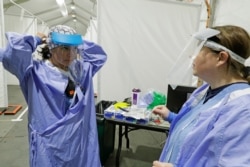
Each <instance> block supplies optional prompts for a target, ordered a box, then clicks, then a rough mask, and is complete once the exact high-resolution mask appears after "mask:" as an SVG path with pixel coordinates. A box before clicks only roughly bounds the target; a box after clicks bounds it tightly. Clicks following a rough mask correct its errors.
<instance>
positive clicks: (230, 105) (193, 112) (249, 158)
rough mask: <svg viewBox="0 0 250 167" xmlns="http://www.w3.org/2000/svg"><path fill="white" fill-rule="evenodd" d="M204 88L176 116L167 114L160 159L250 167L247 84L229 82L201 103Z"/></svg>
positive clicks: (184, 166) (191, 165) (185, 165)
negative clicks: (168, 120)
mask: <svg viewBox="0 0 250 167" xmlns="http://www.w3.org/2000/svg"><path fill="white" fill-rule="evenodd" d="M207 89H208V85H207V84H205V85H203V86H201V87H200V88H198V89H197V90H196V91H195V92H194V93H193V94H192V95H191V96H190V98H189V100H188V101H187V102H186V103H185V104H184V105H183V107H182V109H181V110H180V112H179V114H178V115H173V114H171V115H170V117H171V119H172V121H171V128H170V134H169V137H168V140H167V142H166V144H165V146H164V149H163V151H162V153H161V156H160V161H161V162H171V163H173V164H174V167H249V166H250V147H249V141H250V86H249V85H248V84H242V83H239V84H232V85H230V86H228V87H226V88H224V89H223V90H222V91H221V92H219V93H218V94H217V95H216V96H214V97H213V98H211V99H210V100H208V101H207V102H206V103H204V104H203V103H202V102H203V100H204V96H205V93H206V91H207ZM185 121H186V122H185ZM183 122H184V123H183ZM178 142H180V144H179V143H178ZM169 153H170V154H169ZM171 156H172V157H171Z"/></svg>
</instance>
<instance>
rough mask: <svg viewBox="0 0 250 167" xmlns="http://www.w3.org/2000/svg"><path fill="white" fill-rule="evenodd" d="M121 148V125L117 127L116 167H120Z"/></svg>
mask: <svg viewBox="0 0 250 167" xmlns="http://www.w3.org/2000/svg"><path fill="white" fill-rule="evenodd" d="M121 148H122V125H119V136H118V149H117V152H116V167H119V165H120V154H121Z"/></svg>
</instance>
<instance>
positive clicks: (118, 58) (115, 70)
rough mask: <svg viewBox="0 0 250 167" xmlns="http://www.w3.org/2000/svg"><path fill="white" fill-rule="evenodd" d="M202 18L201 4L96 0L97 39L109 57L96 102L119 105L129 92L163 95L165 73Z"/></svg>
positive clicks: (102, 71) (165, 81)
mask: <svg viewBox="0 0 250 167" xmlns="http://www.w3.org/2000/svg"><path fill="white" fill-rule="evenodd" d="M200 14H201V5H197V4H190V3H182V2H175V1H170V0H136V1H135V0H119V1H117V0H101V1H98V39H99V43H100V44H101V46H103V48H104V49H105V51H106V52H107V54H108V61H107V63H106V65H105V66H104V67H103V68H102V70H101V72H100V83H99V91H98V92H99V98H100V99H107V100H123V99H124V98H126V97H129V96H130V93H131V90H132V89H133V88H140V89H142V91H148V90H149V89H155V90H158V91H160V92H163V93H166V91H167V84H168V81H167V79H166V74H167V73H168V71H169V70H170V69H171V67H172V66H173V65H174V64H175V61H176V59H177V57H178V55H179V54H180V53H181V51H182V49H183V47H184V46H185V44H186V43H187V41H188V40H189V39H190V37H191V34H193V33H194V32H195V31H197V30H198V27H199V21H200ZM185 63H187V62H185V61H183V62H182V64H179V66H182V65H184V64H185ZM181 76H182V75H181V74H176V78H178V77H181Z"/></svg>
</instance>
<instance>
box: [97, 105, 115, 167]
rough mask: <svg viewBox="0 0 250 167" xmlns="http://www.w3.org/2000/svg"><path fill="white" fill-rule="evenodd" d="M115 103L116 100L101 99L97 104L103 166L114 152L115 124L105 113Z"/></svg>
mask: <svg viewBox="0 0 250 167" xmlns="http://www.w3.org/2000/svg"><path fill="white" fill-rule="evenodd" d="M114 103H115V101H100V102H99V103H97V104H96V120H97V130H98V140H99V150H100V160H101V164H102V165H103V166H104V165H105V163H106V161H107V159H108V158H109V156H110V154H111V153H113V151H114V144H115V125H114V124H112V123H109V122H108V121H106V120H105V118H104V115H103V113H104V110H105V109H106V108H108V107H109V106H110V105H112V104H114Z"/></svg>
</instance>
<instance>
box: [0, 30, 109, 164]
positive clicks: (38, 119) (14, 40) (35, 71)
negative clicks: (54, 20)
mask: <svg viewBox="0 0 250 167" xmlns="http://www.w3.org/2000/svg"><path fill="white" fill-rule="evenodd" d="M6 36H7V39H8V42H9V43H8V46H7V48H6V49H5V50H0V60H2V62H3V65H4V67H5V68H6V69H7V70H8V71H10V72H11V73H12V74H14V75H15V76H16V77H17V78H18V80H19V82H20V86H21V89H22V92H23V94H24V97H25V99H26V101H27V104H28V107H29V111H28V131H29V144H30V166H32V167H100V166H101V164H100V159H99V145H98V133H97V126H96V113H95V103H94V92H93V83H92V77H93V75H94V74H95V73H96V72H97V71H98V70H99V69H100V68H101V67H102V66H103V64H104V63H105V61H106V58H107V57H106V54H105V52H104V51H103V50H102V48H101V47H100V46H98V45H96V44H94V43H91V42H87V41H84V45H82V46H80V54H81V55H82V56H83V57H84V77H83V80H82V83H81V87H82V88H83V89H80V87H76V91H75V92H76V96H75V98H74V99H73V104H74V105H73V106H71V107H70V108H68V109H67V108H65V104H66V103H67V102H68V99H67V98H66V97H65V94H64V91H65V89H66V86H67V84H68V77H67V76H65V75H63V74H62V73H61V72H60V71H59V70H55V67H51V66H50V65H49V64H48V63H45V62H44V61H36V60H34V59H33V58H32V53H33V52H34V50H35V49H36V47H37V41H36V39H35V37H33V36H29V35H21V34H17V33H7V34H6Z"/></svg>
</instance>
